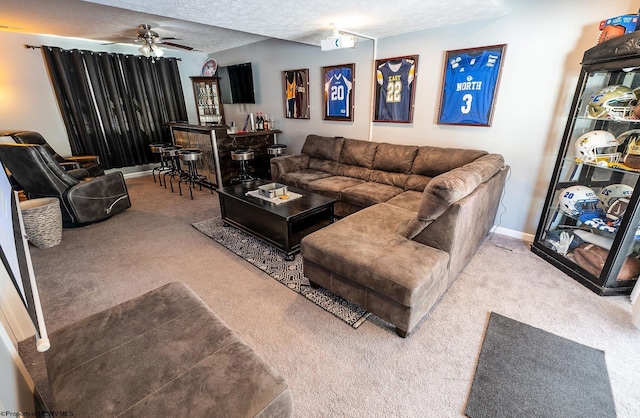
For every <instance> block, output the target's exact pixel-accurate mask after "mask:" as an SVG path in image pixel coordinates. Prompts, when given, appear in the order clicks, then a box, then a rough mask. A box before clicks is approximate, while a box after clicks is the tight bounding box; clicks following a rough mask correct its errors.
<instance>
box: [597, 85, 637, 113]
mask: <svg viewBox="0 0 640 418" xmlns="http://www.w3.org/2000/svg"><path fill="white" fill-rule="evenodd" d="M637 102H638V98H637V97H636V95H635V93H634V92H633V90H631V89H630V88H629V87H627V86H621V85H617V84H616V85H612V86H607V87H605V88H603V89H600V90H598V91H597V92H595V93H594V94H592V95H591V97H589V103H588V104H587V116H589V117H591V118H603V119H606V118H609V119H625V118H628V117H630V116H631V115H632V114H633V107H634V106H635V105H636V104H637Z"/></svg>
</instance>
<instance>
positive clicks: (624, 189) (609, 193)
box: [598, 184, 633, 211]
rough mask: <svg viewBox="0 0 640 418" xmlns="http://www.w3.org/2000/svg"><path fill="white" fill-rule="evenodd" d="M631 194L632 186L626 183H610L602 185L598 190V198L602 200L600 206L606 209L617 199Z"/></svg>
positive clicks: (628, 196)
mask: <svg viewBox="0 0 640 418" xmlns="http://www.w3.org/2000/svg"><path fill="white" fill-rule="evenodd" d="M632 194H633V187H631V186H628V185H626V184H610V185H608V186H606V187H603V188H602V189H600V191H599V192H598V199H600V202H602V207H603V209H604V210H605V211H606V210H607V209H609V207H610V206H611V205H612V204H613V202H615V201H616V200H618V199H621V198H623V197H624V198H627V199H628V198H630V197H631V195H632Z"/></svg>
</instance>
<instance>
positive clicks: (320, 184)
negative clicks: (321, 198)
mask: <svg viewBox="0 0 640 418" xmlns="http://www.w3.org/2000/svg"><path fill="white" fill-rule="evenodd" d="M362 183H364V180H358V179H352V178H350V177H342V176H330V177H325V178H322V179H319V180H315V181H312V182H310V183H309V184H308V186H307V189H308V190H311V191H312V192H318V193H320V194H323V195H325V196H329V197H331V198H333V199H339V198H340V192H341V191H342V190H344V189H347V188H349V187H353V186H357V185H358V184H362Z"/></svg>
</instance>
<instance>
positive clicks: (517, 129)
mask: <svg viewBox="0 0 640 418" xmlns="http://www.w3.org/2000/svg"><path fill="white" fill-rule="evenodd" d="M505 3H506V5H507V7H509V8H510V10H509V14H508V15H507V16H505V17H502V18H497V19H491V20H486V21H482V22H477V23H473V24H464V25H456V26H452V27H448V28H441V29H434V30H428V31H422V32H418V33H413V34H409V35H402V36H396V37H390V38H385V39H381V40H379V41H378V52H377V56H378V58H390V57H396V56H403V55H414V54H418V55H419V65H418V77H417V81H416V82H417V84H416V96H415V112H414V121H413V123H412V124H387V123H376V124H371V123H370V120H371V88H372V85H373V73H372V67H373V55H372V53H373V48H372V42H371V41H361V42H359V43H358V45H357V46H356V48H355V49H353V50H340V51H331V52H320V48H319V47H313V46H308V45H300V44H295V43H291V42H285V41H278V40H269V41H264V42H260V43H257V44H254V45H251V46H248V47H242V48H236V49H233V50H229V51H225V52H221V53H218V54H215V55H213V56H214V57H215V58H216V59H217V60H218V63H219V65H230V64H237V63H242V62H249V61H250V62H252V63H253V68H254V77H255V78H256V98H257V101H258V103H256V104H255V105H227V106H225V116H226V117H227V121H228V122H229V121H235V122H236V123H238V124H240V125H241V124H242V123H243V121H244V117H245V115H246V114H247V113H248V112H257V111H259V112H264V113H267V114H269V115H274V116H275V118H276V123H277V126H278V128H280V129H282V130H283V134H281V135H279V137H278V138H279V141H280V142H282V143H285V144H288V145H289V147H290V151H291V152H297V151H299V150H300V148H301V146H302V142H303V141H304V138H305V137H306V135H307V134H309V133H317V134H322V135H329V136H333V135H341V136H346V137H351V138H360V139H368V138H369V132H370V127H371V126H373V129H372V132H371V137H372V139H373V140H374V141H384V142H394V143H404V144H417V145H423V144H430V145H441V146H449V147H462V148H479V149H486V150H488V151H491V152H499V153H501V154H503V155H504V157H505V159H506V161H507V163H508V164H509V165H510V166H511V168H512V174H511V177H510V179H509V181H508V183H507V188H506V194H505V197H504V201H503V202H504V205H505V207H506V212H505V213H504V214H503V215H502V217H501V223H500V227H501V228H502V232H505V233H509V234H512V235H516V236H525V237H530V234H533V233H534V232H535V228H536V226H537V222H538V218H539V214H540V210H541V206H542V204H543V200H544V196H545V193H546V189H547V186H548V181H549V178H550V176H551V171H552V167H553V162H554V160H555V156H556V155H555V154H556V152H557V149H558V146H559V143H560V140H561V136H562V131H563V129H564V124H565V122H566V118H567V113H568V110H569V105H570V101H571V98H572V96H573V91H574V89H575V83H576V80H577V77H578V75H579V71H580V60H581V58H582V54H583V53H584V51H585V50H586V49H588V48H590V47H591V46H593V45H594V44H595V40H596V38H597V35H598V24H599V22H600V20H602V19H604V18H607V17H612V16H617V15H620V14H626V13H635V12H637V8H638V5H637V4H636V2H635V1H631V0H615V1H609V2H603V1H596V0H581V1H579V0H564V1H552V0H538V1H535V2H533V1H523V0H505ZM345 29H351V30H354V31H358V28H345ZM327 35H328V34H327ZM502 43H505V44H507V50H506V55H505V59H504V64H503V71H502V80H501V84H500V89H499V92H498V95H497V99H496V107H495V112H494V119H493V125H492V126H491V127H457V126H441V125H438V124H437V123H436V117H437V113H438V105H439V100H440V88H441V79H442V68H443V58H444V53H445V51H447V50H452V49H462V48H473V47H479V46H487V45H494V44H502ZM24 44H34V45H40V44H46V45H52V46H61V47H65V48H72V47H76V48H80V49H92V50H98V51H108V52H128V53H133V54H136V53H137V51H136V49H135V47H128V46H120V45H109V46H103V45H100V44H99V43H95V42H89V41H80V40H70V39H63V38H53V37H44V36H35V35H23V34H16V33H9V32H0V58H2V59H0V130H2V129H31V130H37V131H40V132H41V133H43V134H44V135H45V136H46V137H47V139H49V140H50V141H51V142H52V145H53V146H54V148H56V150H57V151H58V152H60V153H61V154H64V153H69V145H68V141H67V138H66V131H65V129H64V126H63V123H62V120H61V118H60V116H59V111H58V108H57V104H56V102H55V98H54V96H53V93H52V90H51V86H50V83H49V80H48V77H47V75H46V71H45V68H44V63H43V60H42V57H41V54H40V52H39V51H38V50H28V49H24V47H23V45H24ZM167 54H168V55H172V56H178V57H181V58H182V61H181V62H180V72H181V76H182V78H183V83H182V84H183V89H184V92H185V99H186V104H187V109H188V111H189V120H190V121H191V122H195V120H196V115H195V105H194V101H193V90H192V87H191V84H190V81H189V79H188V76H191V75H198V74H199V72H200V67H201V65H202V63H203V62H204V59H205V56H204V55H203V54H201V53H189V52H182V51H173V50H171V51H170V50H168V49H167ZM347 63H355V64H356V75H355V106H356V109H355V120H354V122H353V123H350V122H332V121H323V120H322V80H321V77H322V67H323V66H329V65H336V64H347ZM301 68H308V69H309V73H310V74H309V75H310V82H311V85H310V103H311V119H310V120H294V119H284V117H283V115H284V102H283V98H282V96H283V93H282V90H283V88H282V83H281V72H282V71H283V70H294V69H301ZM523 234H524V235H523Z"/></svg>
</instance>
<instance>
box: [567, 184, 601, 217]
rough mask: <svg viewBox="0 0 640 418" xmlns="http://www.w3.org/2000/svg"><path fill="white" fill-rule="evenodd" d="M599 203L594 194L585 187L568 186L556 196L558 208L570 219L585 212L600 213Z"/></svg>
mask: <svg viewBox="0 0 640 418" xmlns="http://www.w3.org/2000/svg"><path fill="white" fill-rule="evenodd" d="M599 202H600V199H598V196H597V195H596V193H595V192H594V191H593V190H592V189H590V188H589V187H587V186H569V187H567V188H566V189H563V190H561V191H560V196H558V207H559V208H560V210H562V211H563V212H564V213H566V214H567V215H569V216H571V217H572V218H579V217H580V216H581V215H583V214H584V213H585V212H601V211H600V210H598V206H597V205H598V203H599Z"/></svg>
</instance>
